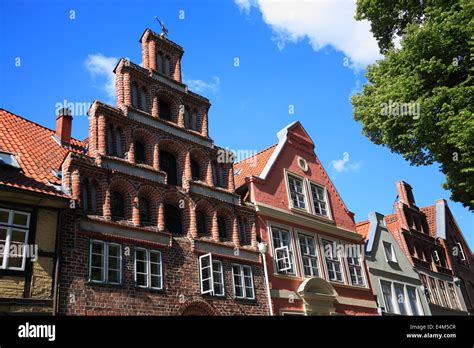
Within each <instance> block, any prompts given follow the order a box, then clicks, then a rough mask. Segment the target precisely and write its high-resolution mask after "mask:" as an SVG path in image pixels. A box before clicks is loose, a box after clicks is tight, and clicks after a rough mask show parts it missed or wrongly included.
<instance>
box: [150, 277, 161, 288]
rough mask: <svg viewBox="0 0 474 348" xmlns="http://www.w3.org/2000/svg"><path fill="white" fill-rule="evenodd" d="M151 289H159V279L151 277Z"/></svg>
mask: <svg viewBox="0 0 474 348" xmlns="http://www.w3.org/2000/svg"><path fill="white" fill-rule="evenodd" d="M151 287H152V288H157V289H161V277H160V276H151Z"/></svg>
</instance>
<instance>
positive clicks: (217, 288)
mask: <svg viewBox="0 0 474 348" xmlns="http://www.w3.org/2000/svg"><path fill="white" fill-rule="evenodd" d="M212 271H213V272H214V274H213V278H214V296H224V271H223V267H222V262H221V261H218V260H213V261H212Z"/></svg>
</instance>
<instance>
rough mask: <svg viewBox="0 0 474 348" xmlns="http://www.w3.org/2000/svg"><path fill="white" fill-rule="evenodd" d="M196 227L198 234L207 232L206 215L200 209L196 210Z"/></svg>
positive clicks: (201, 234)
mask: <svg viewBox="0 0 474 348" xmlns="http://www.w3.org/2000/svg"><path fill="white" fill-rule="evenodd" d="M196 227H197V233H198V235H199V236H203V235H205V234H207V233H206V232H207V231H206V215H204V213H203V212H202V211H197V212H196Z"/></svg>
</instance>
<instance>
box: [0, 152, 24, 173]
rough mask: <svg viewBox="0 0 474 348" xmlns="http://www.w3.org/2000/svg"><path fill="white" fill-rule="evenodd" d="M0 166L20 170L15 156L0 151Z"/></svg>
mask: <svg viewBox="0 0 474 348" xmlns="http://www.w3.org/2000/svg"><path fill="white" fill-rule="evenodd" d="M0 166H7V167H12V168H15V169H21V167H20V165H19V164H18V161H17V160H16V158H15V156H14V155H13V154H11V153H8V152H3V151H0Z"/></svg>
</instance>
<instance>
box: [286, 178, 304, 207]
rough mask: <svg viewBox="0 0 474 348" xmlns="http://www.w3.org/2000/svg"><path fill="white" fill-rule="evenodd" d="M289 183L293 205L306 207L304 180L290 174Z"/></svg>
mask: <svg viewBox="0 0 474 348" xmlns="http://www.w3.org/2000/svg"><path fill="white" fill-rule="evenodd" d="M288 183H289V187H290V196H291V201H292V205H293V207H295V208H301V209H306V203H305V200H304V192H303V181H302V180H301V179H298V178H295V177H292V176H289V177H288Z"/></svg>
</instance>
